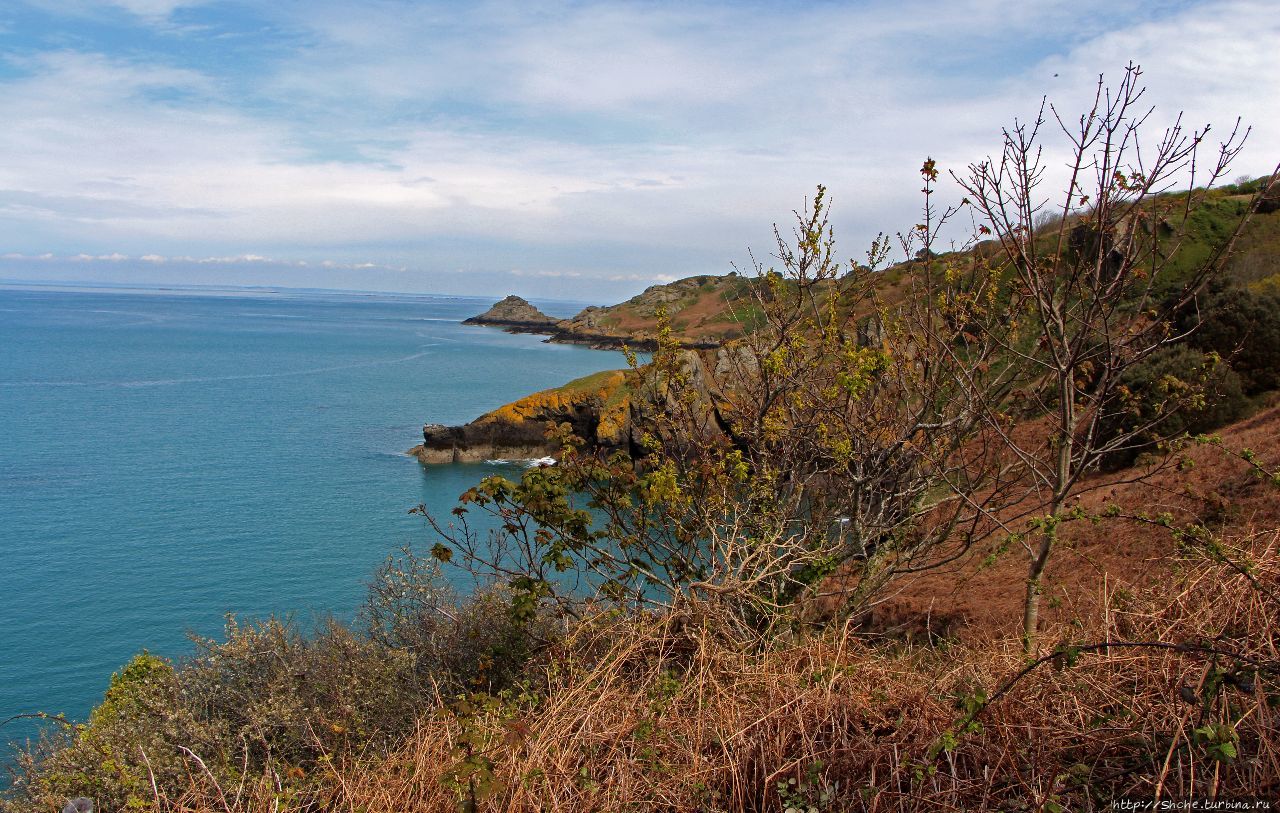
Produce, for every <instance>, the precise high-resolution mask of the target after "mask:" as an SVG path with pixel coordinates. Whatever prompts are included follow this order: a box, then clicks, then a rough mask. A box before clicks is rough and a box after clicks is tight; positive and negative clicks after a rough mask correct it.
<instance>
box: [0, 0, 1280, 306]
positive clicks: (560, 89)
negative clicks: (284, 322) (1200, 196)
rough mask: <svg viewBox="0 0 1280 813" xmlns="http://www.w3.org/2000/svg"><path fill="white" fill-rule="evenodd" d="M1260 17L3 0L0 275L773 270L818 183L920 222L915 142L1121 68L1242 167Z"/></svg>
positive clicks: (846, 217) (861, 229)
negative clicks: (778, 245)
mask: <svg viewBox="0 0 1280 813" xmlns="http://www.w3.org/2000/svg"><path fill="white" fill-rule="evenodd" d="M1276 12H1277V8H1276V3H1275V0H1203V1H1201V2H1195V1H1194V0H955V1H954V2H914V1H913V0H891V1H886V2H879V1H873V2H854V1H853V0H848V1H847V2H798V1H795V2H764V0H760V1H758V2H731V3H730V2H721V3H703V2H696V1H695V2H689V1H686V2H678V3H667V2H657V1H656V0H650V1H649V2H509V3H488V2H466V3H443V2H439V3H437V2H401V1H400V0H380V1H379V2H353V1H352V0H338V1H335V2H331V1H330V0H269V1H267V0H263V1H262V2H236V1H235V0H210V1H209V2H204V1H203V0H110V1H109V2H108V1H107V0H0V109H2V110H3V126H2V127H0V279H6V280H35V281H78V282H110V283H137V284H201V285H246V284H247V285H267V286H289V287H323V288H347V289H357V290H384V291H404V292H423V293H442V294H470V295H480V296H488V295H492V296H495V297H498V296H502V295H506V294H508V293H517V294H522V295H525V296H535V297H543V298H560V299H572V300H578V301H599V302H611V301H617V300H619V299H622V298H625V297H627V296H630V295H632V294H634V293H637V292H639V291H640V290H642V289H643V288H645V287H647V286H649V285H652V284H655V283H660V282H665V281H670V280H672V279H678V278H680V277H684V276H689V275H692V274H701V273H712V274H722V273H726V272H728V271H730V270H732V269H733V267H734V266H735V265H737V266H738V267H740V268H749V266H750V262H751V256H752V254H754V256H755V257H756V258H757V259H761V260H763V261H766V263H767V260H768V258H769V253H770V250H771V248H772V240H773V237H772V234H773V233H772V228H773V224H774V223H775V222H778V223H781V224H782V225H784V226H785V224H786V223H787V221H788V219H789V218H790V217H791V212H792V210H794V209H798V208H803V207H804V206H805V202H806V199H807V198H809V197H810V196H812V194H813V192H814V189H815V187H816V186H817V185H818V184H824V185H826V186H827V187H828V189H829V194H830V196H831V199H832V202H833V213H832V222H833V224H834V226H835V230H836V239H837V244H838V247H839V251H840V253H841V254H842V255H843V256H846V257H850V258H858V257H861V256H863V255H864V254H865V251H866V248H867V246H868V245H869V243H870V241H871V240H872V239H873V238H874V237H875V236H876V235H877V234H878V233H880V232H886V233H889V234H893V233H894V232H897V231H905V230H909V229H910V228H911V227H912V225H913V224H914V223H916V222H917V220H918V219H919V214H918V213H919V207H920V204H921V195H920V190H919V187H920V179H919V175H918V170H919V167H920V165H921V163H922V161H923V160H924V158H925V157H927V156H928V157H933V158H934V159H936V160H937V161H938V163H939V165H940V167H941V169H942V170H943V171H944V173H945V172H946V171H947V170H963V168H964V167H965V166H966V165H967V164H968V163H970V162H973V161H979V160H982V159H983V158H985V157H986V156H988V155H990V154H992V153H995V152H998V150H999V148H1000V132H1001V128H1002V127H1005V126H1008V125H1010V124H1012V122H1013V121H1014V119H1015V118H1021V119H1023V120H1025V119H1027V118H1028V117H1034V115H1035V113H1036V111H1037V109H1038V107H1039V103H1040V100H1041V98H1042V97H1044V96H1045V95H1048V97H1049V98H1050V100H1051V101H1053V102H1054V103H1055V104H1056V105H1058V107H1059V109H1061V110H1065V111H1076V112H1078V111H1079V110H1080V109H1081V107H1080V105H1082V104H1083V103H1084V101H1085V99H1086V98H1087V97H1088V95H1089V94H1090V93H1091V92H1092V90H1093V88H1094V86H1095V84H1096V82H1097V81H1098V76H1099V75H1100V74H1105V75H1106V77H1107V78H1108V80H1118V79H1119V77H1120V74H1121V73H1122V71H1123V69H1124V66H1125V65H1126V64H1127V63H1128V62H1130V61H1132V62H1136V63H1139V64H1140V65H1141V66H1142V69H1143V71H1144V77H1143V78H1144V80H1145V84H1146V85H1147V86H1148V96H1147V97H1146V98H1147V99H1148V101H1149V102H1150V103H1151V104H1152V105H1154V106H1155V108H1156V113H1155V114H1154V116H1153V118H1152V120H1151V122H1150V123H1149V125H1148V127H1149V128H1159V127H1163V126H1165V125H1167V124H1168V123H1170V122H1172V121H1173V117H1174V116H1176V115H1177V113H1178V112H1179V111H1185V112H1186V117H1185V119H1184V120H1185V121H1186V123H1187V124H1189V125H1194V126H1200V125H1203V124H1205V123H1212V124H1213V130H1212V131H1211V133H1213V134H1218V133H1223V132H1225V131H1226V130H1229V129H1230V127H1231V125H1232V124H1233V123H1234V122H1235V120H1236V118H1237V117H1242V118H1243V120H1244V122H1245V123H1246V124H1248V125H1251V126H1252V128H1253V132H1252V134H1251V136H1250V138H1249V143H1248V145H1247V147H1246V149H1245V151H1244V153H1243V154H1242V155H1241V156H1240V158H1239V159H1238V161H1237V163H1236V164H1235V165H1234V166H1233V169H1232V177H1233V178H1234V177H1238V176H1240V175H1259V174H1263V173H1266V172H1268V171H1269V170H1270V168H1271V167H1272V165H1274V163H1275V161H1276V160H1277V158H1278V157H1280V104H1277V100H1280V71H1276V70H1275V54H1276V52H1277V50H1278V49H1280V14H1278V13H1276ZM1048 149H1049V152H1048V153H1047V155H1048V156H1049V158H1050V163H1053V160H1054V159H1055V157H1056V156H1058V155H1059V153H1057V152H1055V150H1057V149H1059V147H1058V146H1055V145H1053V144H1048ZM1059 163H1060V162H1059ZM1054 166H1055V167H1056V166H1057V164H1055V165H1054ZM944 180H945V175H944ZM948 196H953V197H954V198H956V199H958V197H959V196H958V194H956V191H955V190H954V189H952V188H950V187H949V186H947V185H945V184H944V186H943V187H942V188H941V189H940V193H939V199H942V200H945V199H947V197H948Z"/></svg>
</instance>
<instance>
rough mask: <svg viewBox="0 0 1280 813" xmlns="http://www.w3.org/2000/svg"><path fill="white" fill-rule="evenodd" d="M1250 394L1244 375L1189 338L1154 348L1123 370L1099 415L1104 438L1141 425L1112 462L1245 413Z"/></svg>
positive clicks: (1108, 461)
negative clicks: (1242, 379) (1191, 344)
mask: <svg viewBox="0 0 1280 813" xmlns="http://www.w3.org/2000/svg"><path fill="white" fill-rule="evenodd" d="M1248 406H1249V400H1248V398H1246V397H1245V394H1244V391H1243V389H1242V387H1241V383H1240V376H1239V375H1237V374H1236V372H1235V371H1234V370H1232V369H1231V368H1230V367H1228V366H1227V365H1226V364H1224V363H1223V362H1222V361H1221V360H1220V359H1218V358H1217V357H1216V356H1214V355H1212V354H1207V353H1204V352H1201V351H1199V350H1196V349H1195V348H1192V347H1189V346H1187V345H1185V344H1175V345H1170V346H1168V347H1165V348H1162V349H1161V350H1158V351H1156V352H1155V353H1154V354H1152V355H1151V356H1150V357H1149V358H1147V359H1146V360H1145V361H1143V362H1141V363H1139V364H1136V365H1134V366H1133V367H1131V368H1129V369H1128V370H1126V371H1125V373H1124V375H1123V376H1122V377H1121V379H1120V382H1119V387H1117V391H1116V393H1115V395H1114V396H1113V397H1112V398H1111V399H1110V401H1109V402H1108V405H1107V407H1106V414H1105V415H1104V416H1103V418H1102V421H1101V427H1100V429H1101V435H1102V437H1103V439H1104V440H1105V439H1109V438H1113V437H1119V436H1121V435H1123V434H1125V433H1128V432H1131V431H1135V430H1141V431H1138V434H1137V436H1136V438H1135V442H1134V443H1131V444H1128V445H1125V446H1123V447H1120V448H1117V449H1115V450H1113V451H1112V452H1111V453H1110V454H1109V455H1107V458H1106V464H1107V465H1108V466H1109V467H1112V468H1119V467H1122V466H1127V465H1129V464H1131V463H1133V461H1134V460H1135V459H1136V458H1137V457H1138V455H1140V454H1141V453H1143V452H1144V451H1151V450H1154V447H1155V445H1156V441H1157V439H1159V438H1169V437H1174V436H1177V435H1180V434H1183V433H1187V434H1198V433H1202V432H1208V431H1210V430H1212V429H1216V428H1217V427H1219V426H1222V425H1224V424H1227V423H1230V422H1231V421H1234V420H1236V419H1237V418H1239V417H1240V416H1242V415H1243V414H1244V413H1245V411H1246V410H1247V409H1248Z"/></svg>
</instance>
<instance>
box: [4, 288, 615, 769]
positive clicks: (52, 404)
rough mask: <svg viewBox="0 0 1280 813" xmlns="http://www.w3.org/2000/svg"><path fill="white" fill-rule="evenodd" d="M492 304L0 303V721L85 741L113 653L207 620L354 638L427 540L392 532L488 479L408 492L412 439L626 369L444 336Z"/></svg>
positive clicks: (474, 334) (536, 343)
mask: <svg viewBox="0 0 1280 813" xmlns="http://www.w3.org/2000/svg"><path fill="white" fill-rule="evenodd" d="M491 302H492V300H490V299H463V298H454V297H429V296H390V295H373V296H363V295H343V294H333V293H312V292H259V291H255V292H223V293H209V292H201V293H194V292H174V291H133V292H128V291H83V290H70V289H53V288H46V289H20V288H15V287H0V720H2V719H4V718H7V717H9V716H10V715H13V714H18V713H23V712H31V711H47V712H50V713H54V712H65V713H66V714H67V715H68V716H69V717H71V718H73V719H82V718H84V717H85V716H86V715H87V713H88V711H89V709H90V708H91V707H92V706H93V705H94V704H95V703H96V702H98V701H99V700H100V699H101V697H102V692H103V691H104V689H105V688H106V684H107V681H108V680H109V678H110V675H111V672H112V671H113V670H114V669H116V668H117V667H119V666H120V665H121V664H123V663H124V662H125V661H127V660H128V659H129V658H130V657H131V656H132V655H133V654H134V653H136V652H138V651H139V650H141V649H143V648H147V649H149V650H151V651H152V652H156V653H160V654H163V655H168V656H181V655H182V654H184V653H186V652H188V651H189V647H190V645H189V643H188V641H187V638H186V634H187V632H188V631H193V632H196V633H199V634H202V635H209V636H217V635H218V634H219V633H220V632H221V630H222V628H223V623H224V616H225V614H227V613H235V614H237V615H238V616H240V617H242V618H243V617H262V616H265V615H267V614H271V613H277V614H282V613H293V614H295V616H296V617H297V618H298V619H299V620H300V621H302V622H304V623H305V622H308V621H310V620H312V619H313V618H314V617H315V616H316V614H318V613H333V614H335V615H337V616H338V617H341V618H351V617H352V616H353V614H354V612H355V609H356V608H357V606H358V605H359V603H360V601H361V600H362V598H363V595H364V584H365V582H366V581H367V579H368V577H369V575H370V574H371V573H372V571H373V570H374V569H375V568H376V567H377V565H378V564H379V563H380V562H382V561H383V560H384V559H385V558H386V557H387V555H388V554H389V553H391V552H393V551H395V550H396V549H398V548H399V547H400V546H402V545H404V544H405V543H422V542H424V541H426V540H427V530H426V529H425V527H424V526H423V524H422V520H421V519H420V518H418V517H413V516H410V515H408V514H407V513H406V511H407V509H409V508H410V507H412V506H415V505H417V504H419V503H426V504H427V505H428V507H430V508H433V509H434V510H435V511H437V512H439V513H441V514H444V513H445V512H447V510H448V509H449V508H450V507H451V506H452V505H453V504H454V500H455V498H456V497H457V495H458V494H460V493H461V492H462V491H464V490H465V489H466V488H468V487H470V486H471V485H473V484H474V483H475V482H476V481H477V480H479V478H481V477H483V476H484V475H486V474H489V473H493V472H494V471H495V468H494V467H493V466H486V465H472V466H442V467H433V468H431V469H427V470H424V468H423V467H422V466H421V465H420V464H419V463H418V462H417V461H416V460H414V459H411V458H408V457H406V456H404V451H405V450H406V449H407V448H409V447H410V446H411V445H413V444H414V443H415V442H417V441H418V440H419V439H420V437H421V425H422V424H423V423H424V422H427V421H431V422H439V423H462V422H465V421H468V420H470V419H472V418H474V417H476V416H477V415H479V414H481V413H482V412H485V411H487V410H489V409H492V408H494V407H496V406H499V405H500V404H503V403H505V402H508V401H511V400H514V399H515V398H518V397H520V396H522V395H525V394H527V393H530V392H533V391H536V390H539V389H545V388H546V387H550V386H554V385H557V384H560V383H563V382H565V381H567V380H569V379H571V378H574V377H577V376H581V375H586V374H588V373H591V372H595V371H597V370H604V369H610V368H617V367H621V366H625V362H624V360H623V358H622V357H621V355H620V354H618V353H605V352H600V351H594V350H588V349H585V348H581V347H573V346H566V345H551V344H544V343H543V342H542V341H541V340H540V339H539V338H538V337H536V336H527V335H523V336H522V335H509V334H505V333H502V332H500V331H497V330H492V329H485V328H474V327H464V326H462V325H460V324H459V321H460V320H461V319H463V318H465V317H467V316H470V315H473V314H475V313H478V312H479V311H481V310H483V309H484V308H485V307H487V306H488V305H489V304H491ZM542 304H543V305H544V306H545V307H546V308H547V310H548V311H549V312H553V313H557V312H558V313H559V314H560V315H568V314H570V313H572V312H575V311H576V310H577V307H578V306H575V305H574V304H571V303H570V304H566V303H558V304H557V303H542ZM34 730H35V726H34V724H30V723H23V722H19V723H13V724H10V725H8V726H5V727H4V728H0V741H3V742H9V741H16V740H21V739H23V738H25V737H27V736H30V735H31V734H32V733H33V732H34ZM3 761H5V760H4V757H0V762H3Z"/></svg>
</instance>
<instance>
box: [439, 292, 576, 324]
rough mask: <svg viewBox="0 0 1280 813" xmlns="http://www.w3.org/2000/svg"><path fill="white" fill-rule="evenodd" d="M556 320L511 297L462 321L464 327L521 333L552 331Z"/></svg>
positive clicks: (519, 299) (515, 297)
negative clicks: (486, 326)
mask: <svg viewBox="0 0 1280 813" xmlns="http://www.w3.org/2000/svg"><path fill="white" fill-rule="evenodd" d="M558 323H559V322H558V320H557V319H555V318H553V317H551V316H547V315H546V314H545V313H543V312H542V311H540V310H538V309H537V308H535V307H534V306H533V305H530V304H529V303H528V301H527V300H525V299H522V298H520V297H518V296H515V295H512V296H509V297H507V298H506V299H504V300H502V301H501V302H498V303H497V304H495V305H494V306H493V307H492V308H489V310H487V311H485V312H484V313H482V314H480V315H479V316H472V317H471V318H470V319H464V320H463V322H462V324H464V325H492V326H494V327H501V328H505V329H507V330H511V331H515V332H522V333H545V332H548V331H554V330H555V328H556V325H557V324H558Z"/></svg>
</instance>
